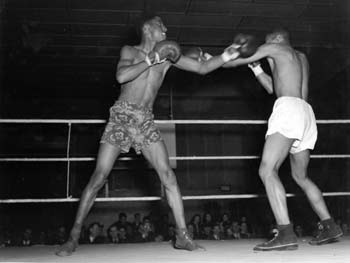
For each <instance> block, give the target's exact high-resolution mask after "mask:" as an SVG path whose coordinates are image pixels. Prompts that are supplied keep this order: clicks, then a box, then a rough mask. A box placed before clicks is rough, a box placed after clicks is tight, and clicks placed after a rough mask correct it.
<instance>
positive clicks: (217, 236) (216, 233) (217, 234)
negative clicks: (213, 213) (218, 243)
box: [212, 224, 223, 240]
mask: <svg viewBox="0 0 350 263" xmlns="http://www.w3.org/2000/svg"><path fill="white" fill-rule="evenodd" d="M212 239H213V240H222V239H223V236H222V232H221V227H220V224H215V225H214V226H213V235H212Z"/></svg>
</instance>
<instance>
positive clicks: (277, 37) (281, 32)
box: [265, 28, 289, 44]
mask: <svg viewBox="0 0 350 263" xmlns="http://www.w3.org/2000/svg"><path fill="white" fill-rule="evenodd" d="M265 42H266V43H270V44H271V43H272V44H282V43H284V44H289V32H288V31H287V30H286V29H283V28H279V29H275V30H274V31H272V32H271V33H269V34H267V35H266V38H265Z"/></svg>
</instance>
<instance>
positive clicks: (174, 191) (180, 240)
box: [142, 140, 200, 250]
mask: <svg viewBox="0 0 350 263" xmlns="http://www.w3.org/2000/svg"><path fill="white" fill-rule="evenodd" d="M142 153H143V155H144V156H145V158H146V159H147V160H148V161H149V162H150V163H151V165H152V166H153V167H154V169H155V170H156V171H157V174H158V176H159V178H160V181H161V183H162V184H163V186H164V188H165V193H166V196H167V200H168V203H169V206H170V208H171V209H172V212H173V214H174V217H175V222H176V226H177V236H176V242H175V248H179V249H186V250H195V249H198V248H200V246H198V245H197V244H196V243H195V242H194V241H193V240H192V239H191V238H190V236H189V235H188V232H187V229H186V222H185V215H184V208H183V202H182V197H181V193H180V189H179V186H178V184H177V180H176V176H175V174H174V172H173V170H172V169H171V167H170V164H169V156H168V152H167V149H166V147H165V144H164V142H163V141H161V140H160V141H157V142H154V143H152V144H150V145H149V146H148V147H145V148H143V149H142Z"/></svg>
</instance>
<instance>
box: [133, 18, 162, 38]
mask: <svg viewBox="0 0 350 263" xmlns="http://www.w3.org/2000/svg"><path fill="white" fill-rule="evenodd" d="M139 30H140V33H141V34H140V35H141V38H143V39H145V38H148V39H150V40H153V41H156V42H159V41H162V40H165V39H166V32H167V28H166V27H165V25H164V24H163V21H162V19H161V18H160V17H159V16H150V17H146V18H144V19H143V20H142V21H141V23H140V26H139Z"/></svg>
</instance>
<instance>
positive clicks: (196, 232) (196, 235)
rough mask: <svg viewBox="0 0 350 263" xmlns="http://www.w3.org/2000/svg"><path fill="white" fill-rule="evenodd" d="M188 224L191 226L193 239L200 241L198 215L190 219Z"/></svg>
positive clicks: (200, 225) (200, 232) (200, 226)
mask: <svg viewBox="0 0 350 263" xmlns="http://www.w3.org/2000/svg"><path fill="white" fill-rule="evenodd" d="M190 223H191V225H192V226H193V238H194V239H201V238H202V223H201V216H200V215H199V214H195V215H194V216H193V217H192V219H191V222H190Z"/></svg>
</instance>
